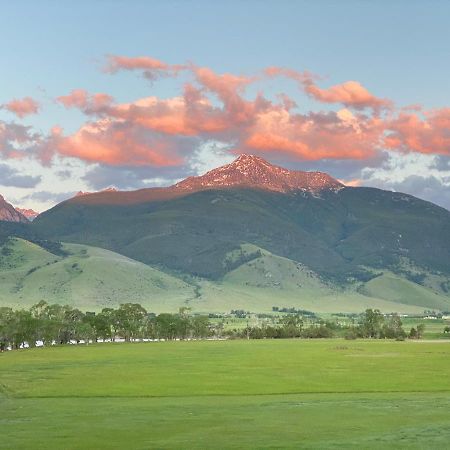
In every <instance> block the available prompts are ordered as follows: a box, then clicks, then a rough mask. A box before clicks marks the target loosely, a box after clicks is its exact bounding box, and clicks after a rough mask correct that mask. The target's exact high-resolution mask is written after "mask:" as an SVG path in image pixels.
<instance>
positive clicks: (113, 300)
mask: <svg viewBox="0 0 450 450" xmlns="http://www.w3.org/2000/svg"><path fill="white" fill-rule="evenodd" d="M62 250H63V251H64V252H65V253H66V256H58V255H54V254H52V253H50V252H49V251H47V250H45V249H43V248H42V247H40V246H38V245H36V244H33V243H31V242H28V241H25V240H22V239H12V240H10V241H9V243H7V244H6V245H4V246H3V247H0V305H10V306H14V307H16V308H18V307H21V306H23V307H28V306H31V305H33V304H35V303H37V302H39V301H40V300H45V301H47V302H49V303H61V304H69V305H72V306H76V307H78V308H81V309H83V310H88V311H98V310H100V309H102V308H103V307H108V306H117V305H119V304H120V303H126V302H137V303H140V304H142V305H143V306H145V307H146V308H147V309H148V310H149V311H152V312H157V313H158V312H163V311H167V312H174V311H177V310H178V309H179V307H181V306H189V307H191V308H192V310H193V311H196V312H204V313H208V312H217V313H227V312H230V311H231V310H232V309H243V310H245V311H251V312H266V313H267V312H271V311H272V307H273V306H278V307H295V308H298V309H305V310H309V311H315V312H319V313H331V312H356V313H359V312H362V311H364V310H365V309H366V308H379V309H380V310H381V311H383V312H387V313H389V312H393V311H396V312H401V313H422V312H423V311H424V310H425V309H437V310H449V309H450V301H449V300H448V299H447V297H445V296H443V295H437V294H436V293H435V292H434V291H432V290H431V289H428V288H425V287H422V286H420V285H417V284H415V283H412V282H410V281H407V280H405V279H402V278H400V277H397V276H395V275H393V274H390V275H386V276H380V277H377V278H375V279H373V280H371V281H369V282H368V283H365V284H362V285H359V284H353V285H351V286H348V287H346V288H341V287H336V286H335V285H333V284H331V283H329V282H324V281H323V280H322V279H321V278H320V277H319V276H318V275H317V274H315V273H314V272H313V271H312V270H310V269H309V268H307V267H306V266H304V265H302V264H300V263H297V262H295V261H292V260H290V259H287V258H284V257H279V256H276V255H273V254H272V253H270V252H268V251H267V250H264V249H262V248H260V247H256V246H254V245H252V244H243V245H242V246H240V247H239V248H238V249H235V250H233V251H231V252H228V253H227V254H226V255H225V259H224V260H223V261H222V264H223V265H224V266H225V267H227V270H228V272H227V273H226V275H225V276H224V277H223V278H222V279H221V280H217V281H213V280H205V279H201V278H196V277H192V276H191V277H184V278H185V280H182V279H180V278H178V277H175V276H173V275H171V274H168V273H166V272H164V271H162V270H159V269H156V268H154V267H150V266H148V265H145V264H143V263H140V262H138V261H135V260H132V259H130V258H127V257H125V256H122V255H119V254H117V253H114V252H111V251H109V250H104V249H100V248H95V247H90V246H87V245H79V244H63V245H62ZM393 282H395V283H396V284H395V283H394V284H392V283H393ZM358 286H360V287H359V289H357V287H358Z"/></svg>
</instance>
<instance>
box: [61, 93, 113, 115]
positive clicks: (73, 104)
mask: <svg viewBox="0 0 450 450" xmlns="http://www.w3.org/2000/svg"><path fill="white" fill-rule="evenodd" d="M56 101H57V102H59V103H61V104H62V105H64V107H66V108H78V109H81V110H82V111H83V112H85V113H86V114H100V113H103V112H106V110H107V108H108V107H109V106H110V105H111V104H112V102H113V101H114V99H113V97H111V96H110V95H108V94H104V93H97V94H89V93H88V92H87V91H85V90H84V89H74V90H73V91H72V92H70V94H68V95H62V96H60V97H57V98H56Z"/></svg>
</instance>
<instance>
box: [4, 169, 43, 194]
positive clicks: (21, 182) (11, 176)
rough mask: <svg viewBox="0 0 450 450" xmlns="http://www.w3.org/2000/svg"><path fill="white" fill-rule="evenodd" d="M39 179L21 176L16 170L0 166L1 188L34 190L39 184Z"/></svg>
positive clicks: (37, 177)
mask: <svg viewBox="0 0 450 450" xmlns="http://www.w3.org/2000/svg"><path fill="white" fill-rule="evenodd" d="M41 179H42V177H40V176H31V175H23V174H21V173H19V171H18V170H17V169H14V168H12V167H10V166H8V165H6V164H0V185H2V186H12V187H18V188H34V187H36V186H37V185H38V184H39V183H40V181H41Z"/></svg>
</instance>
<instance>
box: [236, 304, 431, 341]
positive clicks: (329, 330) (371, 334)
mask: <svg viewBox="0 0 450 450" xmlns="http://www.w3.org/2000/svg"><path fill="white" fill-rule="evenodd" d="M358 319H359V320H358V323H356V324H351V325H344V326H343V325H339V324H338V323H336V322H331V321H324V320H321V319H320V318H316V319H315V321H314V322H313V323H312V324H310V325H309V326H304V320H303V317H302V316H301V315H300V314H288V315H285V316H282V317H281V318H280V319H279V323H278V324H277V325H275V326H272V325H264V326H261V327H247V328H246V329H244V330H243V331H241V332H239V331H234V333H231V334H230V336H231V337H232V336H233V334H234V335H236V336H237V337H241V338H243V337H247V338H249V339H264V338H307V339H308V338H309V339H311V338H331V337H344V338H346V339H357V338H366V339H367V338H372V339H397V340H404V339H406V338H410V339H421V338H422V336H423V332H424V329H425V327H424V325H422V324H420V325H418V326H417V327H412V328H411V329H410V330H409V332H406V331H405V330H404V328H403V324H402V321H401V318H400V316H399V315H398V314H390V315H387V316H385V315H383V314H382V313H381V312H380V311H379V310H378V309H375V310H373V309H367V310H366V311H365V312H364V313H363V314H361V315H360V316H359V318H358ZM308 321H309V323H311V322H310V319H309V320H308Z"/></svg>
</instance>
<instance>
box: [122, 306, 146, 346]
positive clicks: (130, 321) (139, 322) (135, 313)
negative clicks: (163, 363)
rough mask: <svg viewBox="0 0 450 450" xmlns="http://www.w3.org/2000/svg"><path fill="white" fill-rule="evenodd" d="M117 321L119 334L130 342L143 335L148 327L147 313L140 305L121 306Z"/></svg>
mask: <svg viewBox="0 0 450 450" xmlns="http://www.w3.org/2000/svg"><path fill="white" fill-rule="evenodd" d="M116 319H117V324H118V329H119V332H120V333H121V334H122V335H123V337H124V338H125V340H126V341H127V342H128V341H130V340H133V339H136V338H137V337H139V336H141V335H142V331H143V330H144V328H145V325H146V323H145V322H146V319H147V311H146V309H145V308H144V307H142V306H141V305H139V304H138V303H125V304H122V305H120V306H119V309H118V310H117V313H116Z"/></svg>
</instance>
